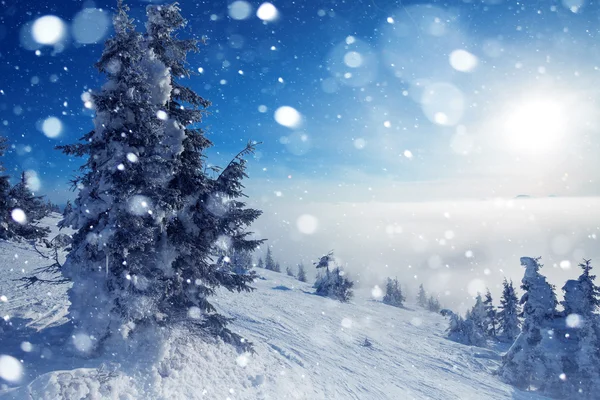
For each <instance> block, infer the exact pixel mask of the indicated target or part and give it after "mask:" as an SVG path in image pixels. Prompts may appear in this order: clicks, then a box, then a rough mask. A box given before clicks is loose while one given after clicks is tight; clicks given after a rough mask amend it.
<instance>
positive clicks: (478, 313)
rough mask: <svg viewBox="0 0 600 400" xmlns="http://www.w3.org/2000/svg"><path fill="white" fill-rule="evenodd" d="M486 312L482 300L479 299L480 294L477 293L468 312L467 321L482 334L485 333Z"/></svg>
mask: <svg viewBox="0 0 600 400" xmlns="http://www.w3.org/2000/svg"><path fill="white" fill-rule="evenodd" d="M486 314H487V313H486V310H485V304H484V303H483V299H482V298H481V293H477V296H476V297H475V304H474V305H473V308H471V311H470V312H469V318H468V319H469V320H471V321H473V324H474V325H475V327H476V329H479V330H480V331H481V332H482V333H483V334H485V332H486V331H487V329H486V318H487V315H486Z"/></svg>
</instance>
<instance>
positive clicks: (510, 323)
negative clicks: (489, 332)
mask: <svg viewBox="0 0 600 400" xmlns="http://www.w3.org/2000/svg"><path fill="white" fill-rule="evenodd" d="M502 284H503V289H502V297H501V298H500V306H499V307H498V308H499V311H498V332H499V333H500V338H501V339H503V340H508V341H513V340H514V339H515V338H516V337H517V336H518V335H519V333H520V332H521V328H520V323H519V313H520V310H519V299H518V298H517V294H516V292H515V288H514V286H513V283H512V281H510V282H508V281H507V280H506V278H504V282H503V283H502Z"/></svg>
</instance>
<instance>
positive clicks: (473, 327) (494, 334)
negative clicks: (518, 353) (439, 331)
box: [444, 279, 520, 346]
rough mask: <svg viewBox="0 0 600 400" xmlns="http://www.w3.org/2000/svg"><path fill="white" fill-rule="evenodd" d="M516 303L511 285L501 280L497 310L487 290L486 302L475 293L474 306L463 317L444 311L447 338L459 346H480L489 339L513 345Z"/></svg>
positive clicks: (516, 333)
mask: <svg viewBox="0 0 600 400" xmlns="http://www.w3.org/2000/svg"><path fill="white" fill-rule="evenodd" d="M519 312H520V311H519V303H518V299H517V295H516V292H515V288H514V286H513V283H512V281H510V282H509V281H507V280H506V279H504V283H503V290H502V297H501V299H500V306H499V308H498V309H496V307H495V306H494V303H493V299H492V294H491V293H490V291H489V290H487V292H486V294H485V298H483V297H482V296H481V293H478V294H477V296H476V297H475V305H473V307H472V308H471V309H470V310H468V311H467V313H466V315H465V317H464V318H463V317H462V316H460V315H458V314H456V313H453V312H452V311H450V310H444V315H446V316H448V317H449V318H450V326H449V328H448V337H449V338H450V339H452V340H455V341H457V342H460V343H464V344H470V345H475V346H482V345H484V344H485V343H486V341H487V340H488V339H494V340H501V341H513V340H514V339H515V338H516V337H517V335H518V334H519V332H520V323H519V318H518V315H519Z"/></svg>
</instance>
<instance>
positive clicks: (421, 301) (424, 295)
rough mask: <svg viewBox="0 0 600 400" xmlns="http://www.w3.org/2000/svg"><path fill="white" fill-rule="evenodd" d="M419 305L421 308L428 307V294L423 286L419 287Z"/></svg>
mask: <svg viewBox="0 0 600 400" xmlns="http://www.w3.org/2000/svg"><path fill="white" fill-rule="evenodd" d="M417 304H418V305H420V306H421V307H425V306H427V293H426V292H425V288H423V284H422V283H421V284H420V285H419V294H418V295H417Z"/></svg>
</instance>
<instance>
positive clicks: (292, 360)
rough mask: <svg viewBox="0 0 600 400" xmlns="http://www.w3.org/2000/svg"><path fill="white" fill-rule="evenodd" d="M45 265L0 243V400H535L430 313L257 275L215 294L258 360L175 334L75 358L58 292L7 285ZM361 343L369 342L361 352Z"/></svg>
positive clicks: (488, 354) (23, 248)
mask: <svg viewBox="0 0 600 400" xmlns="http://www.w3.org/2000/svg"><path fill="white" fill-rule="evenodd" d="M49 222H52V221H49ZM15 254H16V255H18V258H16V257H15ZM15 260H18V261H15ZM45 261H46V260H43V259H40V257H39V256H37V254H36V253H35V252H33V251H32V249H31V248H30V247H29V246H28V245H27V244H13V243H6V242H3V243H0V265H1V266H2V267H1V268H2V275H1V276H2V281H0V296H2V295H5V296H6V297H7V301H6V302H1V303H0V314H1V315H9V316H10V317H11V318H12V321H13V322H15V324H14V325H13V326H6V325H5V327H4V329H5V332H4V333H2V332H1V331H0V335H1V336H0V339H1V340H0V355H10V356H13V357H16V358H18V359H20V360H22V366H23V377H22V379H21V380H20V381H19V382H15V383H9V382H6V381H2V379H1V378H0V384H4V390H3V391H2V390H0V398H1V399H28V398H35V399H57V398H67V399H101V398H102V399H104V398H108V399H196V398H198V399H227V398H229V399H444V400H446V399H537V398H542V397H538V396H535V395H532V394H530V393H523V392H519V391H517V390H516V389H514V388H512V387H510V386H507V385H505V384H503V383H501V382H499V381H498V380H497V379H496V378H495V377H494V376H492V375H491V372H492V370H493V369H494V368H496V366H497V363H498V360H499V356H498V355H497V354H496V353H494V352H492V351H490V350H485V349H478V348H472V347H468V346H463V345H460V344H456V343H453V342H451V341H448V340H446V339H445V338H444V337H443V332H444V330H445V328H446V326H447V323H446V321H445V319H444V318H443V317H441V316H439V315H435V314H432V313H430V312H427V311H424V310H422V309H420V308H418V307H416V306H414V305H413V304H410V303H409V304H408V305H407V308H406V309H398V308H394V307H390V306H387V305H384V304H382V303H380V302H377V301H375V300H373V299H372V298H371V290H370V288H364V289H362V290H361V289H358V290H357V292H356V295H355V299H354V300H353V301H352V303H350V304H342V303H339V302H337V301H334V300H330V299H325V298H321V297H318V296H316V295H314V294H312V292H313V289H312V288H311V285H310V284H305V283H301V282H298V281H296V280H294V279H293V278H290V277H287V276H285V275H283V274H279V273H274V272H270V271H265V270H259V271H258V272H259V274H260V275H262V276H263V277H264V279H260V280H258V281H257V282H256V283H255V285H254V286H255V287H256V291H254V292H253V293H246V294H234V295H232V294H229V293H228V292H220V293H219V295H218V297H217V298H216V299H215V303H217V304H218V306H219V308H220V309H221V311H223V312H224V313H225V315H228V316H232V317H235V318H236V321H235V322H234V329H235V330H237V331H239V333H241V334H242V335H243V336H244V337H246V338H248V339H249V340H251V341H252V342H253V343H254V344H255V350H256V354H239V353H237V352H236V351H235V350H234V349H233V348H231V347H230V346H228V345H222V344H217V345H215V344H212V343H206V342H203V341H202V340H199V339H195V338H191V337H189V335H187V334H186V332H184V331H182V330H175V331H172V332H159V333H157V336H160V337H162V338H164V337H166V338H167V339H166V340H164V339H163V340H164V345H162V346H159V345H158V343H161V339H159V338H157V339H156V340H155V339H152V338H148V339H147V342H146V343H142V344H140V345H138V347H136V348H135V349H134V350H132V352H131V353H129V354H127V352H119V351H115V352H112V353H111V354H106V355H104V356H102V357H101V358H100V359H88V360H86V359H83V358H81V357H73V356H71V355H70V354H71V353H70V351H66V350H64V351H61V348H67V347H68V346H66V345H65V344H62V343H61V342H60V340H59V339H58V338H59V337H60V334H61V332H63V331H64V329H63V328H62V327H61V326H60V325H59V324H58V323H60V322H61V321H64V318H63V317H64V314H65V307H66V300H65V298H64V293H65V288H64V287H44V288H43V290H41V289H40V288H36V289H33V290H29V291H27V292H23V291H21V290H19V289H17V288H16V287H15V285H14V282H11V281H10V279H13V278H16V277H18V276H20V275H22V274H23V270H25V271H28V270H31V269H32V268H34V267H36V266H39V265H43V262H45ZM21 318H23V319H25V318H30V319H33V321H32V322H31V323H28V324H29V326H30V327H33V328H38V327H42V326H49V327H50V328H48V329H46V330H44V331H42V333H36V332H35V330H34V329H30V328H27V327H26V326H25V325H26V323H25V322H24V321H21ZM365 337H368V338H369V340H370V341H371V342H372V343H373V346H372V347H363V346H362V343H363V341H364V339H365ZM23 342H28V343H31V345H29V344H25V345H24V344H23ZM24 349H25V350H27V351H25V350H24ZM157 350H158V351H157ZM156 353H158V354H156ZM5 360H6V359H5ZM3 368H4V372H5V373H6V369H10V368H13V369H14V367H11V366H10V364H6V363H5V364H4V365H3V364H2V361H1V359H0V375H2V372H3V371H2V369H3ZM9 372H11V371H9Z"/></svg>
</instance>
